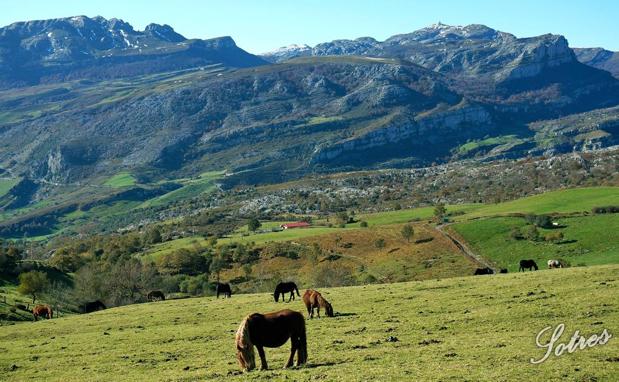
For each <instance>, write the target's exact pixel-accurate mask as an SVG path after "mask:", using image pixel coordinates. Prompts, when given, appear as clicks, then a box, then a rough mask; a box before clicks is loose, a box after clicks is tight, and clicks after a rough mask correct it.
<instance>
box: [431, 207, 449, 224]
mask: <svg viewBox="0 0 619 382" xmlns="http://www.w3.org/2000/svg"><path fill="white" fill-rule="evenodd" d="M446 213H447V208H445V203H437V204H436V205H435V206H434V216H435V217H436V219H437V220H439V221H441V220H443V218H444V217H445V214H446Z"/></svg>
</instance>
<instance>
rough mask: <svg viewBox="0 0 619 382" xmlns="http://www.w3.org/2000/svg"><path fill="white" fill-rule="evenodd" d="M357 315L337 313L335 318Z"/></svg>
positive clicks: (354, 314)
mask: <svg viewBox="0 0 619 382" xmlns="http://www.w3.org/2000/svg"><path fill="white" fill-rule="evenodd" d="M356 315H357V313H340V312H335V317H348V316H356Z"/></svg>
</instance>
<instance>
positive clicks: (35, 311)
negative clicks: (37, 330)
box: [32, 305, 54, 321]
mask: <svg viewBox="0 0 619 382" xmlns="http://www.w3.org/2000/svg"><path fill="white" fill-rule="evenodd" d="M32 316H34V320H35V321H38V320H39V317H45V318H47V319H51V318H53V317H54V312H53V311H52V308H51V307H50V306H49V305H37V306H35V307H34V308H32Z"/></svg>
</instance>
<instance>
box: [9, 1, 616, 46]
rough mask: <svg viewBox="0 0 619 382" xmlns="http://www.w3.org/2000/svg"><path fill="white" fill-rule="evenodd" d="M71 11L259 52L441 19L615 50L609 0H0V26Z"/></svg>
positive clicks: (408, 28) (379, 34)
mask: <svg viewBox="0 0 619 382" xmlns="http://www.w3.org/2000/svg"><path fill="white" fill-rule="evenodd" d="M75 15H86V16H96V15H101V16H104V17H106V18H111V17H117V18H121V19H123V20H125V21H127V22H129V23H130V24H132V25H133V26H134V28H136V29H139V30H141V29H143V28H144V27H145V26H146V25H147V24H148V23H150V22H156V23H160V24H169V25H171V26H172V27H174V29H175V30H177V31H178V32H179V33H181V34H183V35H184V36H185V37H188V38H209V37H217V36H224V35H229V36H232V37H233V38H234V39H235V41H236V42H237V44H238V45H239V46H241V47H242V48H244V49H246V50H248V51H250V52H252V53H261V52H265V51H268V50H272V49H275V48H278V47H280V46H283V45H288V44H292V43H299V44H302V43H305V44H309V45H315V44H317V43H319V42H324V41H330V40H333V39H338V38H357V37H361V36H372V37H374V38H377V39H378V40H384V39H385V38H387V37H389V36H391V35H394V34H398V33H406V32H412V31H414V30H416V29H419V28H422V27H424V26H427V25H430V24H433V23H436V22H438V21H441V22H443V23H445V24H450V25H465V24H472V23H477V24H486V25H488V26H490V27H493V28H495V29H499V30H502V31H505V32H510V33H513V34H515V35H516V36H518V37H528V36H535V35H540V34H544V33H555V34H562V35H564V36H566V37H567V39H568V40H569V42H570V45H571V46H572V47H593V46H601V47H604V48H607V49H611V50H616V51H619V22H618V20H617V16H619V1H617V0H589V1H582V0H519V1H508V0H500V1H497V0H495V1H490V0H460V1H456V0H442V1H441V0H423V1H417V0H408V1H405V0H374V1H369V0H368V1H366V0H355V1H349V0H339V1H338V0H330V1H329V0H306V1H303V0H289V1H285V0H254V1H250V0H217V1H210V0H202V1H199V0H175V1H155V0H150V1H146V0H106V1H93V0H21V1H15V0H0V25H3V26H4V25H8V24H11V23H13V22H15V21H25V20H34V19H48V18H56V17H68V16H75Z"/></svg>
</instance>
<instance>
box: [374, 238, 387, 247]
mask: <svg viewBox="0 0 619 382" xmlns="http://www.w3.org/2000/svg"><path fill="white" fill-rule="evenodd" d="M386 245H387V243H386V242H385V239H376V241H374V246H375V247H376V248H378V249H383V248H385V246H386Z"/></svg>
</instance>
